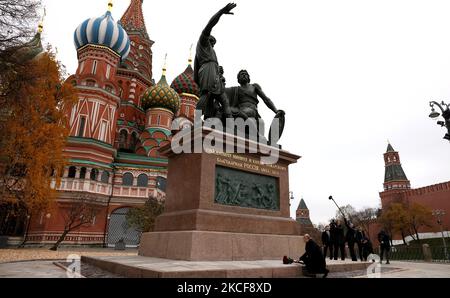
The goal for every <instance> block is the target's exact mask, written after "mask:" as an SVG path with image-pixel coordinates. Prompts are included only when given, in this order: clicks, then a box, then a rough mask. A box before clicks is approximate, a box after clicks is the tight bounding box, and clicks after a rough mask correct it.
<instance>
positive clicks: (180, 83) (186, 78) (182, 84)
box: [170, 63, 200, 96]
mask: <svg viewBox="0 0 450 298" xmlns="http://www.w3.org/2000/svg"><path fill="white" fill-rule="evenodd" d="M170 87H172V88H173V89H175V91H177V92H178V94H183V93H187V94H192V95H196V96H200V91H199V89H198V85H197V83H196V82H195V81H194V70H193V69H192V66H191V64H190V63H189V65H188V67H187V68H186V70H185V71H184V72H183V73H182V74H180V75H179V76H178V77H176V78H175V79H174V80H173V82H172V84H171V85H170Z"/></svg>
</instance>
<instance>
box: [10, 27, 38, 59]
mask: <svg viewBox="0 0 450 298" xmlns="http://www.w3.org/2000/svg"><path fill="white" fill-rule="evenodd" d="M44 52H45V51H44V48H43V47H42V40H41V31H39V32H38V33H36V35H35V36H34V37H33V39H31V40H30V41H29V42H27V43H25V44H23V45H22V46H20V47H18V49H17V51H16V52H15V53H14V57H15V58H17V59H19V60H20V61H28V60H32V59H35V58H37V57H40V55H41V54H43V53H44Z"/></svg>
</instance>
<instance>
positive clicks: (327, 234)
mask: <svg viewBox="0 0 450 298" xmlns="http://www.w3.org/2000/svg"><path fill="white" fill-rule="evenodd" d="M344 223H345V226H346V227H347V232H346V233H345V231H344V227H343V226H342V224H341V221H340V220H337V221H335V220H332V221H331V222H330V224H329V225H328V226H326V227H325V230H324V231H323V232H322V245H323V255H324V257H325V258H326V257H327V253H328V252H329V256H330V260H333V259H334V260H337V259H338V255H339V256H340V258H341V260H345V256H346V255H345V244H346V243H347V246H348V251H349V253H350V257H351V259H352V261H357V260H358V259H357V257H356V252H355V244H356V247H357V249H358V256H359V258H360V260H361V261H367V257H368V256H369V255H370V254H372V253H373V247H372V242H371V241H370V239H369V238H368V237H367V236H366V235H365V233H364V231H363V230H362V228H361V227H355V226H354V225H353V223H351V222H349V221H348V220H347V219H346V218H344Z"/></svg>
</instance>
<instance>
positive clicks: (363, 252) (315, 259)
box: [292, 218, 391, 278]
mask: <svg viewBox="0 0 450 298" xmlns="http://www.w3.org/2000/svg"><path fill="white" fill-rule="evenodd" d="M344 222H345V225H346V227H347V232H346V233H344V228H343V227H342V225H341V223H340V221H339V220H338V221H334V220H332V221H331V223H330V225H329V226H326V227H325V230H324V231H323V233H322V245H323V246H322V247H321V246H319V245H318V244H317V243H316V242H314V240H312V239H311V236H310V235H309V234H305V235H304V240H305V253H304V254H303V255H302V256H301V257H300V259H299V263H302V264H304V265H305V267H304V268H303V269H304V271H303V274H304V275H307V276H309V275H311V276H315V275H316V274H323V277H324V278H325V277H327V275H328V273H329V270H328V269H327V268H326V258H327V252H329V256H330V260H333V259H334V260H337V259H338V254H339V252H340V257H341V260H345V243H347V246H348V250H349V253H350V257H351V258H352V261H357V258H356V253H355V244H356V245H357V248H358V255H359V258H360V260H361V261H367V258H368V257H369V255H370V254H373V253H374V252H373V247H372V242H371V241H370V239H369V238H368V237H367V236H366V235H365V233H364V231H363V230H362V229H361V227H358V228H355V226H354V225H353V224H352V223H350V222H348V221H347V219H345V218H344ZM378 242H379V243H380V263H382V262H383V257H384V256H385V257H386V264H389V251H390V246H391V245H390V237H389V235H388V234H387V233H386V232H385V231H384V230H381V231H380V232H379V233H378ZM292 261H293V260H292ZM372 261H373V262H374V261H375V260H372Z"/></svg>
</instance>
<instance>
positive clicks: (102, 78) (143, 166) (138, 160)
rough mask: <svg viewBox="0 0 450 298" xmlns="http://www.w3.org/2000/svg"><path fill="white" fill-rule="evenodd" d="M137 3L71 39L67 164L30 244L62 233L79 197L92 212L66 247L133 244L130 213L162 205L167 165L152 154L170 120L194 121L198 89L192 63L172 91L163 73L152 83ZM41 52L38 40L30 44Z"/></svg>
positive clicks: (34, 224) (90, 23)
mask: <svg viewBox="0 0 450 298" xmlns="http://www.w3.org/2000/svg"><path fill="white" fill-rule="evenodd" d="M142 4H143V0H131V3H130V5H129V7H128V9H127V10H126V11H125V13H124V15H123V16H122V18H121V19H120V21H119V22H116V21H115V20H114V19H113V17H112V15H111V10H112V7H113V5H112V3H111V2H110V3H109V4H108V6H109V9H108V11H107V12H106V13H105V14H104V15H102V16H100V17H96V18H91V19H87V20H85V21H84V22H82V23H81V24H80V25H79V26H78V27H77V28H76V30H75V32H74V43H75V47H76V49H77V56H78V68H77V70H76V73H75V74H74V75H72V76H70V77H69V78H68V79H67V80H68V81H69V82H70V83H71V84H73V86H74V87H75V90H76V92H77V96H78V99H79V100H78V103H77V104H76V105H75V106H74V107H73V109H72V111H71V113H70V115H67V116H68V117H67V118H68V123H67V125H68V127H70V136H69V138H68V141H67V145H66V147H65V150H64V155H65V157H66V158H67V160H68V164H67V166H66V168H65V171H64V175H63V178H62V181H61V184H60V186H59V187H58V193H59V196H58V197H59V198H58V201H57V202H55V203H54V206H53V208H51V210H50V211H48V213H45V214H44V212H43V213H42V214H40V216H37V217H36V216H35V217H34V218H32V220H31V223H30V225H29V228H28V232H27V233H26V235H27V239H28V240H27V242H28V243H29V244H45V243H54V242H55V241H56V240H58V238H59V237H60V236H61V234H62V232H63V230H64V223H65V221H64V217H63V216H64V209H67V208H70V206H71V205H70V204H71V202H73V201H74V200H77V199H80V198H85V199H89V200H92V202H93V203H94V204H96V205H98V210H99V212H98V213H97V215H96V216H95V218H94V219H93V221H92V224H91V225H89V226H84V227H81V228H78V229H76V230H75V231H72V232H70V233H69V234H68V235H67V236H66V238H65V239H66V240H65V242H64V243H65V244H90V245H92V244H108V245H114V244H115V243H117V242H118V241H119V240H121V239H123V240H124V241H125V243H126V244H127V245H129V246H135V245H138V243H139V232H138V231H136V230H135V229H133V228H131V227H129V226H128V224H127V221H126V214H127V211H128V210H129V209H130V208H133V207H136V206H142V205H143V204H144V203H145V202H146V201H147V200H148V198H149V197H155V198H158V199H163V198H164V197H165V184H166V176H167V159H166V158H165V157H162V156H160V154H159V151H158V149H159V148H161V147H162V146H164V145H166V144H168V143H169V142H170V140H171V135H172V132H171V126H172V121H173V119H174V118H179V119H182V121H181V124H182V125H183V123H184V124H190V123H192V122H193V118H194V112H195V107H196V104H197V101H198V96H199V90H198V86H197V85H196V83H195V82H194V79H193V69H192V66H191V64H192V60H191V59H189V62H188V65H187V68H186V70H185V71H184V72H183V73H181V74H180V75H179V76H178V77H176V78H175V80H174V81H173V82H172V84H171V85H169V83H168V82H167V80H166V77H165V73H166V69H163V73H162V76H161V78H160V79H159V81H158V82H157V83H155V82H154V81H153V73H152V45H153V43H154V42H153V41H152V40H151V39H150V37H149V35H148V32H147V29H146V26H145V22H144V16H143V12H142ZM33 45H34V46H35V47H40V48H42V45H41V41H40V34H39V33H38V34H37V35H36V37H35V39H34V40H33Z"/></svg>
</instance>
